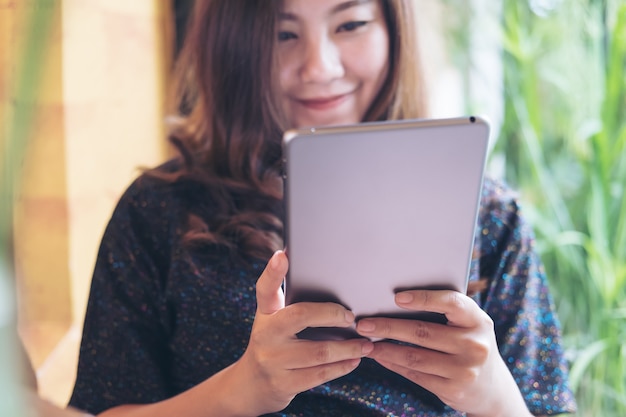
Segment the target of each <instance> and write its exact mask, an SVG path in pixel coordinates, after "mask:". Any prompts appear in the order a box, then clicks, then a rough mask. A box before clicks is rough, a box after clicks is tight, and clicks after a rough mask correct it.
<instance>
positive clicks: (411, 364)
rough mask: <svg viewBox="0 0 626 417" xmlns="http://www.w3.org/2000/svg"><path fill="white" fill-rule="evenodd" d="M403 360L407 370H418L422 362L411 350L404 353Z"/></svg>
mask: <svg viewBox="0 0 626 417" xmlns="http://www.w3.org/2000/svg"><path fill="white" fill-rule="evenodd" d="M404 360H405V361H406V367H407V368H419V367H420V365H421V364H422V363H423V362H424V360H423V358H422V357H421V356H420V355H418V354H417V352H416V351H415V350H413V349H411V350H410V351H408V352H407V353H406V355H405V358H404Z"/></svg>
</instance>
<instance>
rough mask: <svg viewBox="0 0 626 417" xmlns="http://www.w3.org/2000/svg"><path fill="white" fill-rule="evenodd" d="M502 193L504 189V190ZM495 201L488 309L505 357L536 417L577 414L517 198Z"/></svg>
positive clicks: (489, 209) (486, 235)
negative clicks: (539, 416)
mask: <svg viewBox="0 0 626 417" xmlns="http://www.w3.org/2000/svg"><path fill="white" fill-rule="evenodd" d="M500 191H502V190H500ZM499 195H500V197H499V198H497V199H496V198H494V199H492V200H491V201H490V202H489V203H488V204H487V205H486V207H485V208H484V209H483V210H484V211H483V213H482V230H480V231H479V233H481V235H482V240H481V248H482V249H481V252H482V253H481V261H480V263H481V265H480V273H481V277H487V278H488V280H489V282H490V285H489V287H488V289H487V292H486V294H484V296H483V298H482V300H481V304H482V308H483V309H484V310H485V311H486V312H487V313H488V314H489V315H490V316H491V318H492V319H493V321H494V324H495V331H496V337H497V340H498V346H499V348H500V354H501V355H502V357H503V358H504V360H505V362H506V364H507V365H508V367H509V369H510V371H511V373H512V374H513V377H514V378H515V381H516V382H517V384H518V386H519V388H520V390H521V392H522V395H523V396H524V399H525V401H526V403H527V405H528V407H529V409H530V411H531V413H533V414H535V415H555V414H561V413H568V412H574V411H575V409H576V404H575V400H574V396H573V394H572V392H571V390H570V388H569V386H568V368H567V363H566V360H565V357H564V352H563V348H562V345H561V329H560V323H559V320H558V318H557V316H556V313H555V308H554V302H553V299H552V296H551V295H550V291H549V286H548V282H547V279H546V276H545V272H544V270H543V266H542V263H541V261H540V259H539V256H538V254H537V253H536V252H535V249H534V236H533V232H532V230H531V228H530V226H529V225H528V224H527V223H526V222H525V221H524V219H523V218H522V217H521V215H520V210H519V206H518V204H517V202H516V201H515V199H514V198H512V197H511V198H505V196H506V193H505V194H504V195H503V194H502V193H500V194H499Z"/></svg>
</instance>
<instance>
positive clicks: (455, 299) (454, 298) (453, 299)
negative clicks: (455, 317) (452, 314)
mask: <svg viewBox="0 0 626 417" xmlns="http://www.w3.org/2000/svg"><path fill="white" fill-rule="evenodd" d="M449 297H450V298H449V302H450V306H451V307H452V308H453V309H455V310H463V309H464V308H465V295H463V294H461V293H458V292H455V291H452V292H450V296H449Z"/></svg>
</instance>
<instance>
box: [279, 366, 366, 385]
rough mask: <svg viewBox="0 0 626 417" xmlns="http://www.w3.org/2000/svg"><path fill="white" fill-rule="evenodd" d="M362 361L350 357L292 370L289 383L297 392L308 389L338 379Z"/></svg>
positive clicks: (288, 378) (288, 379)
mask: <svg viewBox="0 0 626 417" xmlns="http://www.w3.org/2000/svg"><path fill="white" fill-rule="evenodd" d="M360 363H361V359H360V358H357V359H348V360H345V361H341V362H335V363H330V364H326V365H319V366H313V367H310V368H303V369H297V370H293V371H290V373H289V374H288V376H287V383H288V384H289V386H291V387H294V388H295V389H294V390H295V391H296V392H303V391H307V390H309V389H311V388H315V387H317V386H320V385H322V384H324V383H326V382H328V381H332V380H333V379H337V378H339V377H342V376H344V375H347V374H349V373H350V372H352V371H354V370H355V369H356V367H357V366H359V364H360Z"/></svg>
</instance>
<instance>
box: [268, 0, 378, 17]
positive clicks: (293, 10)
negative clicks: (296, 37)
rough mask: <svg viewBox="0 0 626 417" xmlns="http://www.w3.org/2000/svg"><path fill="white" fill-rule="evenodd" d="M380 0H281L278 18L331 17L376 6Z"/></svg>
mask: <svg viewBox="0 0 626 417" xmlns="http://www.w3.org/2000/svg"><path fill="white" fill-rule="evenodd" d="M379 2H380V0H283V2H282V7H281V10H280V18H281V19H286V20H293V19H302V18H307V17H309V16H312V15H316V16H325V17H332V16H333V15H336V14H339V13H341V12H343V11H345V10H350V9H357V8H366V7H367V8H377V7H378V6H379Z"/></svg>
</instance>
